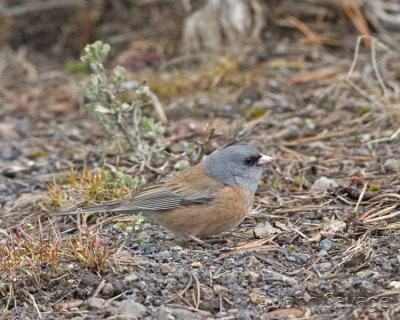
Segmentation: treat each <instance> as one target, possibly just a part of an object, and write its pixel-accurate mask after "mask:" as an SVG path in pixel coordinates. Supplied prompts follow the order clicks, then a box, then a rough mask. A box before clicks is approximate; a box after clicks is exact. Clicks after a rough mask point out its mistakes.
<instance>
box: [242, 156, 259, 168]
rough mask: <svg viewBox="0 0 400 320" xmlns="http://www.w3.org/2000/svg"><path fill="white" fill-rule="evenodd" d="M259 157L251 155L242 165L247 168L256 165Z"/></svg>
mask: <svg viewBox="0 0 400 320" xmlns="http://www.w3.org/2000/svg"><path fill="white" fill-rule="evenodd" d="M260 157H261V155H253V156H250V157H247V158H246V159H244V163H245V164H246V165H248V166H252V165H254V164H256V163H257V161H258V159H260Z"/></svg>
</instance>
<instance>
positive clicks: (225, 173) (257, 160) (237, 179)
mask: <svg viewBox="0 0 400 320" xmlns="http://www.w3.org/2000/svg"><path fill="white" fill-rule="evenodd" d="M272 159H273V158H271V157H268V156H266V155H263V154H262V153H260V152H258V151H257V150H256V149H254V148H252V147H249V146H244V145H234V146H230V147H227V148H225V149H222V150H219V151H216V152H214V153H212V154H211V155H210V156H208V157H207V158H205V160H204V162H203V164H204V170H205V172H206V174H207V175H209V176H210V177H211V178H213V179H215V180H217V181H219V182H221V183H223V184H227V185H230V186H239V187H244V188H246V189H248V190H250V191H252V192H256V190H257V187H258V184H259V182H260V179H261V174H262V165H263V164H265V163H268V162H270V161H272Z"/></svg>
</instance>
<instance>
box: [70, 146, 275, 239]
mask: <svg viewBox="0 0 400 320" xmlns="http://www.w3.org/2000/svg"><path fill="white" fill-rule="evenodd" d="M272 160H273V158H272V157H269V156H266V155H264V154H262V153H260V152H258V151H257V150H256V149H254V148H252V147H249V146H246V145H233V146H229V147H226V148H224V149H221V150H219V151H216V152H214V153H212V154H211V155H209V156H207V157H205V158H204V159H203V160H202V162H200V163H199V164H197V165H195V166H193V167H191V168H189V169H187V170H185V171H183V172H181V173H179V174H177V175H176V176H173V177H172V178H169V179H166V180H165V181H162V182H160V183H158V184H156V185H154V186H151V187H149V188H147V189H144V190H143V191H142V192H140V193H138V194H136V195H135V196H133V197H132V198H130V199H126V200H118V201H108V202H105V203H104V204H102V205H95V206H90V207H85V208H81V209H78V210H76V211H73V212H71V211H69V212H65V213H64V214H77V213H95V212H96V213H99V212H120V213H129V214H131V213H139V212H142V213H143V215H145V216H147V217H149V218H150V219H151V220H153V221H155V222H156V223H158V224H160V225H162V226H164V227H166V228H167V229H169V230H171V231H172V232H174V233H176V234H178V235H181V236H184V237H186V238H190V239H192V240H194V241H196V242H198V243H201V244H204V242H203V241H201V240H200V239H199V237H206V236H210V235H215V234H219V233H221V232H223V231H227V230H231V229H232V228H234V227H236V226H237V225H238V224H239V223H240V222H241V221H242V220H243V219H244V217H245V216H246V214H247V213H248V212H249V210H250V209H251V206H252V205H253V199H254V193H255V192H256V190H257V188H258V184H259V182H260V179H261V175H262V166H263V165H264V164H266V163H269V162H271V161H272ZM62 214H63V213H62Z"/></svg>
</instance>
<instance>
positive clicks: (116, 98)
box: [81, 41, 168, 173]
mask: <svg viewBox="0 0 400 320" xmlns="http://www.w3.org/2000/svg"><path fill="white" fill-rule="evenodd" d="M109 51H110V46H109V45H107V44H104V43H102V42H101V41H96V42H95V43H93V44H90V45H87V46H86V47H85V55H83V56H82V57H81V60H82V62H84V63H85V64H86V65H88V66H89V69H90V70H91V75H90V77H89V79H86V80H84V81H83V82H82V88H83V91H84V94H85V96H86V98H87V100H88V103H87V104H86V109H87V111H88V112H89V113H90V114H91V115H92V117H93V118H94V119H95V120H96V121H97V122H98V123H99V124H100V125H101V127H102V129H103V131H104V133H105V134H106V135H107V136H109V137H111V138H112V139H113V140H114V143H113V145H114V146H117V147H118V148H119V150H120V151H121V152H122V151H123V152H124V153H128V156H129V159H130V160H131V161H133V162H135V163H137V164H138V165H139V172H142V171H143V170H144V169H148V170H151V171H154V172H157V173H159V171H160V170H158V169H157V168H155V167H154V166H153V165H154V164H156V165H162V164H164V162H165V161H166V160H165V156H164V150H165V148H166V147H167V145H168V142H167V141H166V139H165V137H164V127H163V126H162V124H161V123H160V122H157V121H155V120H154V119H153V118H149V117H146V116H144V115H143V109H144V108H145V107H146V106H147V105H149V102H148V101H149V88H148V87H147V86H146V85H145V83H144V82H142V83H139V84H138V86H137V88H136V90H135V91H134V93H133V97H131V99H130V100H131V101H129V102H126V100H127V99H125V98H124V94H123V93H125V92H126V90H125V89H124V83H126V81H127V71H126V70H125V69H124V68H123V67H121V66H117V67H115V68H114V69H113V70H112V72H111V74H110V75H108V74H107V72H106V69H105V67H104V65H103V61H104V59H105V58H106V57H107V55H108V53H109Z"/></svg>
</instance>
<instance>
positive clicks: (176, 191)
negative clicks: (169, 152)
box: [56, 183, 215, 215]
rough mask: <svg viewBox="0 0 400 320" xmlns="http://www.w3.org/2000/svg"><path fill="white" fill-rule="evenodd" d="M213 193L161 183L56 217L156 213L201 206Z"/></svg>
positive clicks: (60, 213) (207, 190)
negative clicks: (81, 214)
mask: <svg viewBox="0 0 400 320" xmlns="http://www.w3.org/2000/svg"><path fill="white" fill-rule="evenodd" d="M214 199H215V193H213V195H212V194H211V192H210V190H209V189H207V188H206V189H201V190H199V188H196V189H191V188H188V187H187V185H186V188H182V187H181V186H180V185H179V184H175V183H161V184H158V185H155V186H153V187H150V188H147V189H145V190H144V191H142V192H141V193H139V194H137V195H135V196H134V197H132V198H130V199H126V200H115V201H107V202H104V203H102V204H100V205H93V206H87V207H84V208H79V209H74V210H64V211H61V212H59V213H57V214H56V215H71V214H79V213H95V212H97V213H100V212H121V213H122V212H124V213H137V212H140V211H144V212H145V211H157V210H168V209H175V208H182V207H188V206H191V205H201V204H207V203H210V202H212V201H213V200H214Z"/></svg>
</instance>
